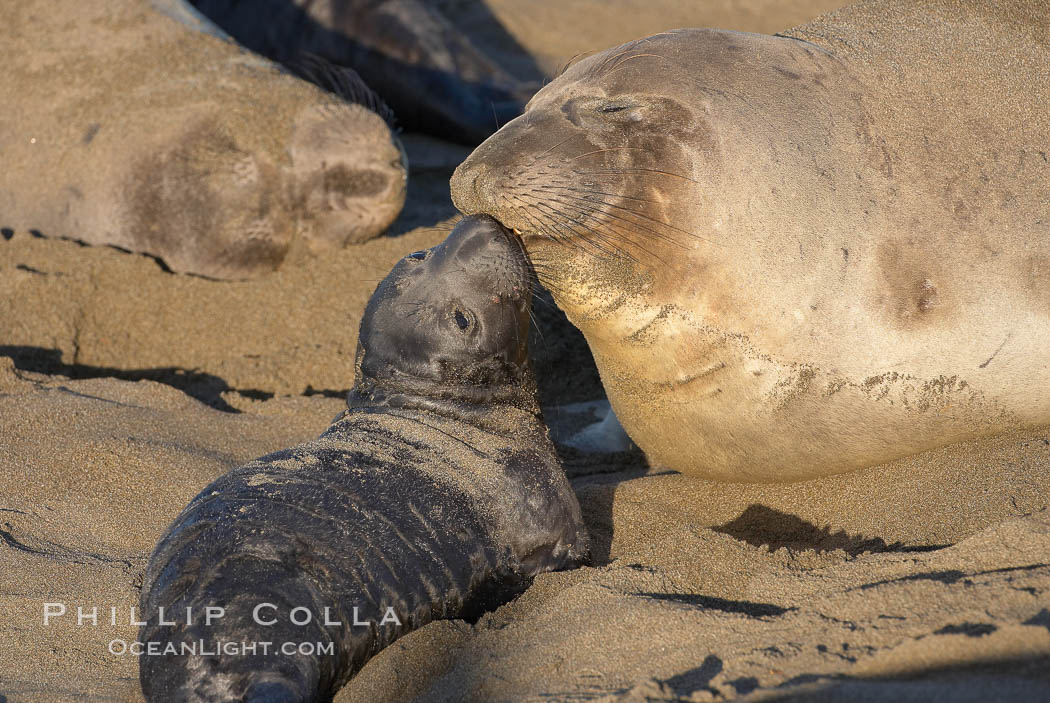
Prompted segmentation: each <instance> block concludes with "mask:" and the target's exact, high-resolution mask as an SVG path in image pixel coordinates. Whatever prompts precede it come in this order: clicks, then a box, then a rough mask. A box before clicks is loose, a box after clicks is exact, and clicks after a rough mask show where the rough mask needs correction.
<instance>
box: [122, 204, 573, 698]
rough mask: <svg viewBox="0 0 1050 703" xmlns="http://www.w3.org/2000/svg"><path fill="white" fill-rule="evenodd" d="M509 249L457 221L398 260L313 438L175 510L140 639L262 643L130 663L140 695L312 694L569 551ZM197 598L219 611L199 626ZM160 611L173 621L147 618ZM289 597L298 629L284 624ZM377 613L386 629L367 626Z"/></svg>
mask: <svg viewBox="0 0 1050 703" xmlns="http://www.w3.org/2000/svg"><path fill="white" fill-rule="evenodd" d="M516 248H517V243H516V242H514V241H513V240H512V239H511V238H510V237H509V236H508V235H507V234H506V232H504V231H502V230H501V229H499V228H498V227H497V226H496V225H494V224H493V223H492V222H491V221H490V220H487V219H485V220H481V219H474V218H472V219H471V220H468V221H466V222H465V223H463V224H461V225H459V226H458V227H457V229H456V230H455V231H454V232H453V234H452V235H450V237H449V239H448V240H446V242H445V243H444V244H442V245H441V246H439V247H436V248H435V249H434V250H431V252H428V253H426V254H423V253H420V254H417V255H413V256H410V257H406V259H405V260H403V261H402V262H401V263H399V264H398V266H397V267H396V268H395V269H394V271H393V272H392V273H391V275H390V276H388V278H387V279H386V280H385V281H384V282H383V283H382V284H381V285H380V287H379V289H378V290H377V292H376V294H375V295H374V296H373V299H372V301H371V302H370V303H369V307H368V309H367V310H366V313H365V317H364V319H363V321H362V327H361V345H360V347H359V351H358V380H357V383H356V386H355V389H354V390H353V391H352V392H351V394H350V397H349V410H348V412H347V413H346V414H345V415H343V416H342V417H340V418H339V419H337V420H336V421H335V422H334V423H333V424H332V425H331V427H329V428H328V430H327V431H326V432H325V433H324V434H323V435H322V436H321V437H320V438H318V439H317V440H314V441H312V442H307V443H305V444H302V445H299V446H297V447H294V448H292V449H287V450H284V451H280V452H276V453H274V454H270V455H268V456H266V457H263V458H261V459H258V460H256V461H253V462H251V463H250V464H248V465H246V466H244V467H242V468H239V469H236V470H234V471H232V472H230V473H229V474H226V475H225V476H223V477H221V478H220V479H218V480H217V481H215V482H214V483H213V484H212V485H211V486H209V487H208V488H206V489H205V490H204V491H203V492H202V493H201V494H200V495H199V496H198V497H197V498H195V499H194V500H193V502H192V503H191V504H190V505H189V507H187V508H186V510H184V511H183V513H182V514H181V515H180V516H179V518H178V519H177V520H176V521H175V523H174V525H173V526H172V527H171V528H170V529H169V531H168V533H167V535H166V536H165V537H164V538H163V539H162V540H161V542H160V544H159V545H158V546H157V548H156V550H155V551H154V554H153V556H152V558H151V560H150V565H149V568H148V570H147V573H146V579H145V584H144V586H143V596H142V608H143V613H144V616H145V617H146V618H148V619H149V625H147V626H146V627H144V628H143V629H142V632H141V633H140V639H141V640H142V641H143V642H144V643H146V642H159V643H161V644H158V645H154V646H155V647H160V648H162V649H163V647H164V644H165V643H167V642H172V643H175V645H176V646H179V643H182V642H187V643H198V646H199V645H200V643H201V642H203V643H205V646H206V647H207V649H208V650H209V651H214V650H215V648H216V647H217V646H219V644H218V643H220V642H224V641H227V642H234V643H237V644H238V645H240V643H245V642H248V643H251V642H256V643H261V642H270V643H272V644H271V645H270V652H269V653H268V654H265V655H264V654H263V653H262V651H261V649H260V648H258V647H257V651H256V654H255V655H254V656H252V655H250V654H249V655H245V654H244V653H243V652H242V651H238V652H235V653H234V654H232V655H218V656H214V655H212V656H200V655H196V656H144V657H142V659H141V678H142V684H143V690H144V692H145V694H146V697H147V699H149V700H151V701H240V700H249V701H273V702H276V701H325V700H329V699H330V698H331V696H332V695H333V694H334V693H335V691H336V690H338V688H339V687H340V686H341V685H342V684H344V683H345V682H346V681H347V680H348V679H349V678H350V677H351V676H352V675H353V674H354V673H356V672H357V670H358V669H360V668H361V666H363V665H364V663H365V662H366V661H367V660H368V659H369V658H370V657H371V656H372V655H374V654H375V653H377V652H378V651H380V650H381V649H382V648H383V647H385V646H386V645H387V644H389V643H390V642H392V641H393V640H394V639H396V638H397V637H398V636H400V635H402V634H404V633H405V632H408V631H410V630H412V629H415V628H417V627H419V626H421V625H423V624H424V623H426V622H428V621H430V620H433V619H435V618H442V617H456V616H463V615H465V614H468V613H469V611H471V610H472V609H476V608H477V607H478V606H482V605H485V604H486V603H491V602H498V599H501V598H505V597H506V596H508V595H510V594H512V593H513V592H515V591H516V590H519V589H520V588H522V587H523V586H525V585H527V583H528V581H529V579H530V578H531V577H532V576H534V575H535V574H536V573H539V572H542V571H548V570H552V569H559V568H564V567H567V566H571V565H574V564H576V563H578V562H579V560H580V559H581V558H582V557H583V555H584V554H585V552H586V537H585V535H584V530H583V526H582V522H581V518H580V510H579V505H578V504H577V502H576V498H575V496H574V495H573V494H572V491H571V488H570V487H569V485H568V482H567V480H566V479H565V476H564V473H563V472H562V469H561V467H560V465H559V463H558V460H557V457H556V455H555V453H554V449H553V446H552V445H551V443H550V440H549V439H548V437H547V433H546V428H545V426H544V424H543V422H542V419H541V417H540V413H539V409H538V406H537V404H536V400H535V392H534V386H533V384H532V379H531V374H530V373H529V370H528V366H527V361H526V357H525V356H524V338H525V335H524V332H525V331H527V314H528V302H527V299H528V279H527V273H526V272H525V270H524V269H523V268H520V266H521V262H522V261H523V257H522V259H521V260H520V261H519V260H517V259H516V258H514V257H516V256H521V255H520V251H518V250H517V249H516ZM515 252H517V253H515ZM424 255H425V256H426V257H427V258H426V260H424V259H422V258H413V257H421V256H424ZM508 257H510V258H508ZM464 266H466V267H469V268H466V269H465V268H464ZM523 276H524V278H522V277H523ZM522 294H524V298H523V297H522ZM495 301H498V302H495ZM446 313H447V314H446ZM522 315H524V316H525V317H524V318H522V317H521V316H522ZM461 319H466V320H467V321H468V322H469V323H470V324H469V325H468V327H462V326H461ZM388 328H389V329H388ZM264 603H265V604H270V605H266V606H262V610H261V611H260V612H254V611H255V609H256V608H257V607H258V606H260V604H264ZM209 606H212V607H222V608H224V609H225V615H224V616H223V617H222V618H219V619H214V620H213V621H212V623H211V625H205V624H204V615H205V608H207V607H209ZM271 606H273V607H271ZM160 607H164V609H165V618H166V619H167V620H168V621H172V620H175V621H177V623H178V624H176V625H174V626H170V625H165V626H161V625H159V624H158V615H159V610H158V609H159V608H160ZM355 607H356V608H357V611H356V614H355V611H354V608H355ZM186 608H192V614H193V624H192V625H189V626H187V625H186V624H185V620H186V618H185V613H186ZM294 608H300V609H305V610H299V611H297V612H296V614H295V615H296V619H297V620H299V621H300V622H301V621H303V620H304V619H305V612H306V611H309V613H311V614H312V618H311V621H310V623H309V624H306V625H296V624H294V623H293V622H292V621H291V618H290V615H291V614H292V613H291V611H292V609H294ZM326 608H327V613H326ZM388 608H392V609H393V613H394V614H395V615H396V618H397V620H398V621H399V622H393V621H392V620H390V621H388V622H387V623H385V624H381V621H382V620H383V618H384V617H385V616H387V615H388ZM326 615H327V620H328V621H329V622H340V623H342V624H341V625H325V624H324V623H325V620H326ZM257 618H259V619H262V620H265V621H267V622H269V621H272V620H276V622H275V623H274V624H271V625H261V624H259V623H258V622H256V619H257ZM355 621H356V622H367V623H369V624H368V625H367V626H361V625H354V623H355ZM286 642H291V643H294V644H295V645H298V644H299V643H306V644H307V646H313V647H318V646H319V648H320V649H321V650H322V651H323V650H324V646H325V645H327V643H331V644H332V645H333V646H332V648H331V651H332V652H333V654H331V655H326V654H319V655H313V656H305V655H301V654H293V655H291V656H289V655H285V654H282V653H281V652H280V651H279V648H280V647H281V646H282V645H283V644H284V643H286Z"/></svg>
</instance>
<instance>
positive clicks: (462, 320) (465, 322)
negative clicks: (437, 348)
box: [453, 310, 470, 330]
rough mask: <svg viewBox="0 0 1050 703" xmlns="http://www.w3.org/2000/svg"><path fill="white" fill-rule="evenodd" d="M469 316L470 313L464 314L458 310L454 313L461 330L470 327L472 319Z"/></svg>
mask: <svg viewBox="0 0 1050 703" xmlns="http://www.w3.org/2000/svg"><path fill="white" fill-rule="evenodd" d="M469 314H470V313H466V314H464V313H463V311H461V310H456V312H455V313H453V317H455V319H456V324H457V325H459V328H460V329H461V330H465V329H467V328H468V327H470V318H469V317H468V315H469Z"/></svg>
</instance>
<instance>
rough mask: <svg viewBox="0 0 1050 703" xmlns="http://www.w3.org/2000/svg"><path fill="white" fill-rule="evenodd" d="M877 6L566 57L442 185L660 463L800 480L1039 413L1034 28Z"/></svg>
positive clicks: (1047, 247) (1040, 65) (1041, 53)
mask: <svg viewBox="0 0 1050 703" xmlns="http://www.w3.org/2000/svg"><path fill="white" fill-rule="evenodd" d="M1046 9H1047V6H1046V4H1045V3H1043V2H1033V1H1030V0H1006V1H1004V2H995V3H988V2H983V1H981V0H950V1H949V0H926V1H923V2H914V1H912V0H868V1H866V2H861V3H858V4H856V5H853V6H850V7H847V8H845V9H842V10H839V11H836V12H834V13H831V14H829V15H826V16H824V17H821V18H819V19H817V20H815V21H814V22H812V23H810V24H808V25H805V26H802V27H799V28H796V29H794V30H791V31H790V32H787V33H786V35H784V36H764V35H757V34H742V33H737V32H724V31H716V30H701V29H687V30H676V31H671V32H665V33H663V34H658V35H654V36H652V37H649V38H646V39H642V40H639V41H636V42H633V43H630V44H627V45H624V46H620V47H616V48H613V49H609V50H607V51H604V52H601V53H599V54H596V55H594V56H591V57H588V58H586V59H584V60H582V61H580V62H578V63H577V64H575V65H573V66H571V67H570V68H569V69H568V70H566V71H565V72H564V73H563V74H562V75H561V76H560V77H558V78H557V79H556V80H554V81H553V82H551V83H550V84H549V85H547V86H546V87H544V88H543V90H541V91H540V92H539V93H537V94H536V96H535V97H534V98H533V99H532V101H531V102H530V103H529V105H528V106H527V109H526V111H525V113H524V115H523V116H522V117H520V118H518V119H516V120H514V121H513V122H511V123H510V124H507V125H506V126H504V128H503V129H502V130H500V131H499V132H497V133H496V134H495V135H493V136H492V137H491V138H489V139H488V140H487V141H486V142H485V143H483V144H482V145H481V146H479V147H478V148H477V149H476V150H475V152H474V153H473V154H472V155H471V157H470V158H468V159H467V160H466V161H465V162H464V163H463V164H462V165H461V166H460V167H459V169H458V170H457V172H456V174H455V175H454V177H453V179H452V193H453V200H454V202H455V203H456V205H457V207H459V209H460V210H462V211H463V212H465V213H479V212H485V213H488V214H490V215H492V216H494V217H495V218H496V219H498V220H500V221H501V222H502V223H503V224H504V225H507V226H508V227H511V228H515V229H518V230H521V231H522V232H523V234H524V241H525V244H526V247H527V249H528V250H529V255H530V257H531V258H532V260H533V262H534V264H535V266H536V271H537V273H538V274H539V277H540V280H541V282H543V283H545V284H548V287H549V288H550V289H551V291H552V293H553V295H554V298H555V300H556V301H557V303H558V305H559V306H560V307H561V308H562V309H563V310H564V311H565V312H566V314H567V316H568V318H569V319H570V321H571V322H573V324H575V325H576V326H577V327H578V328H579V329H580V330H581V331H582V332H583V334H584V335H585V337H586V339H587V342H588V344H589V346H590V348H591V351H592V352H593V354H594V359H595V362H596V363H597V366H598V369H599V371H600V373H601V377H602V383H603V385H604V387H605V390H606V391H607V393H608V397H609V400H610V402H611V404H612V407H613V409H614V410H615V412H616V416H617V417H618V418H619V420H620V421H621V422H622V424H623V427H624V428H625V429H626V431H627V432H628V434H629V435H630V436H631V438H632V439H633V440H634V441H635V442H636V443H637V444H638V446H639V447H641V448H642V449H643V450H644V451H645V452H646V453H647V455H648V456H649V458H650V460H651V461H652V462H653V463H654V464H658V465H663V466H667V467H669V468H673V469H676V470H679V471H682V472H685V473H690V474H694V475H698V476H703V477H706V478H710V479H718V480H730V481H792V480H801V479H805V478H812V477H816V476H821V475H828V474H834V473H838V472H842V471H847V470H850V469H855V468H860V467H863V466H869V465H873V464H878V463H881V462H885V461H889V460H893V459H896V458H899V457H902V456H906V455H909V454H913V453H917V452H921V451H923V450H926V449H930V448H932V447H936V446H940V445H944V444H947V443H950V442H955V441H961V440H965V439H969V438H973V437H978V436H981V435H988V434H992V433H997V432H1000V431H1003V430H1005V429H1008V428H1013V427H1019V426H1024V425H1038V424H1045V423H1047V422H1050V394H1047V393H1046V392H1045V390H1046V388H1047V387H1050V365H1048V364H1047V363H1046V359H1047V353H1046V350H1047V348H1050V295H1048V293H1047V291H1048V290H1050V265H1048V263H1050V199H1048V198H1047V187H1046V184H1047V183H1048V182H1050V160H1048V158H1047V145H1048V144H1050V109H1048V108H1047V106H1048V105H1050V33H1048V32H1047V17H1048V16H1047V12H1046Z"/></svg>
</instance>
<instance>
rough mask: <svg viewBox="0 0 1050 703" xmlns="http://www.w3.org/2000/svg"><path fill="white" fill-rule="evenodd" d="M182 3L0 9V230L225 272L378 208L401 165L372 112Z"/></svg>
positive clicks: (342, 231)
mask: <svg viewBox="0 0 1050 703" xmlns="http://www.w3.org/2000/svg"><path fill="white" fill-rule="evenodd" d="M165 14H167V15H169V16H165ZM195 14H196V13H195V12H194V11H193V10H192V8H190V7H188V6H187V5H186V4H185V2H184V1H183V0H153V2H152V3H148V2H146V0H112V1H109V2H88V3H85V2H79V1H78V0H56V1H55V2H51V1H50V0H47V1H45V0H24V1H22V2H17V3H13V4H9V5H8V6H6V7H5V12H4V27H5V29H6V34H5V35H4V40H3V42H4V45H5V48H6V49H7V51H6V53H5V56H6V58H5V63H4V66H5V67H4V70H3V71H2V72H0V94H3V95H9V96H17V100H16V103H17V106H16V107H11V109H8V110H5V111H4V112H3V114H2V115H0V150H2V152H3V165H2V168H0V227H2V228H10V229H16V230H30V231H37V232H40V233H42V234H44V235H47V236H53V237H64V238H69V239H75V240H78V241H81V242H85V243H88V244H99V245H110V246H115V247H119V248H122V249H125V250H129V251H134V252H140V253H144V254H149V255H151V256H154V257H157V258H159V259H161V260H163V262H164V263H165V264H166V265H167V267H168V268H170V269H171V270H173V271H176V272H179V273H194V274H199V275H202V276H208V277H211V278H221V279H231V278H232V279H238V278H250V277H252V276H257V275H260V274H263V273H267V272H270V271H273V270H274V269H275V268H276V267H277V266H279V265H280V263H281V262H282V261H283V260H284V258H285V256H286V254H287V253H288V251H289V249H290V247H291V246H292V244H293V242H294V241H296V240H297V239H298V240H301V241H304V242H306V244H308V246H309V247H310V248H311V249H315V250H317V249H319V250H328V249H332V248H338V247H342V246H344V245H346V244H351V243H356V242H360V241H364V240H367V239H370V238H373V237H375V236H378V235H379V234H381V233H382V232H383V230H385V229H386V228H387V227H388V226H389V225H390V223H391V222H393V221H394V219H395V218H396V217H397V215H398V213H399V212H400V211H401V208H402V205H403V204H404V201H405V187H406V176H407V165H406V163H405V159H404V155H403V152H402V150H401V147H400V145H399V143H398V142H397V140H396V138H395V137H394V136H393V134H392V133H391V131H390V128H389V126H388V125H387V124H386V122H384V121H383V119H382V118H381V117H380V116H379V115H377V114H376V113H375V112H373V111H371V110H369V109H366V108H365V107H362V106H361V105H358V104H350V103H348V102H346V101H344V100H341V99H339V98H337V97H335V96H333V95H330V94H328V93H326V92H324V91H322V90H319V89H317V88H316V87H314V86H312V85H310V84H308V83H306V82H305V81H302V80H299V79H297V78H295V77H294V76H292V75H289V74H288V73H285V72H282V71H281V70H279V69H278V67H277V66H276V65H275V64H273V63H271V62H269V61H267V60H265V59H262V58H261V57H259V56H255V55H253V54H250V53H248V52H246V51H244V50H243V49H242V48H240V47H238V46H236V45H235V44H233V43H231V42H230V41H228V40H227V39H226V38H223V37H225V35H223V34H222V33H221V32H220V31H219V30H217V29H215V28H214V27H211V26H208V25H207V24H206V23H203V22H201V21H199V18H198V17H194V16H193V15H195ZM172 17H175V18H177V19H180V20H182V21H176V20H175V19H172ZM216 34H218V35H220V36H215V35H216ZM357 92H361V89H358V91H357ZM365 102H367V101H365Z"/></svg>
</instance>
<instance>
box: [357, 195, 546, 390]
mask: <svg viewBox="0 0 1050 703" xmlns="http://www.w3.org/2000/svg"><path fill="white" fill-rule="evenodd" d="M531 291H532V286H531V274H530V270H529V262H528V259H527V258H526V257H525V252H524V250H523V248H522V245H521V243H520V242H519V241H518V240H517V238H516V237H514V236H513V235H512V234H511V233H510V232H509V231H508V230H507V229H505V228H504V227H502V226H501V225H500V224H499V223H498V222H496V221H495V220H493V219H492V218H490V217H488V216H485V215H478V216H472V217H466V218H464V219H463V220H461V221H460V222H459V223H458V224H457V225H456V227H455V228H454V229H453V230H452V233H451V234H450V235H449V236H448V238H447V239H446V240H445V241H444V242H442V243H441V244H439V245H438V246H436V247H433V248H432V249H427V250H424V251H418V252H415V253H413V254H409V255H408V256H406V257H405V258H404V259H402V260H401V261H400V262H398V264H397V265H396V266H395V267H394V269H393V270H392V271H391V272H390V274H389V275H388V276H387V277H386V278H385V279H384V280H383V282H382V283H380V284H379V287H378V288H376V291H375V293H373V295H372V298H371V300H370V301H369V303H368V307H367V308H366V309H365V313H364V316H363V318H362V320H361V333H360V336H359V342H358V352H357V382H356V388H355V391H356V392H358V393H366V394H374V393H375V392H376V388H377V386H381V387H382V388H383V389H385V390H388V391H389V390H396V391H410V392H411V391H415V390H417V389H425V395H427V396H435V395H438V396H441V395H448V396H450V397H460V398H462V397H464V396H468V397H477V396H480V397H482V398H488V397H494V395H496V394H499V393H500V391H501V390H506V388H504V387H506V386H510V387H515V388H516V387H519V386H520V385H521V381H522V380H524V379H525V378H526V377H527V376H528V354H527V348H526V342H527V339H528V326H529V311H530V303H531Z"/></svg>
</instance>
